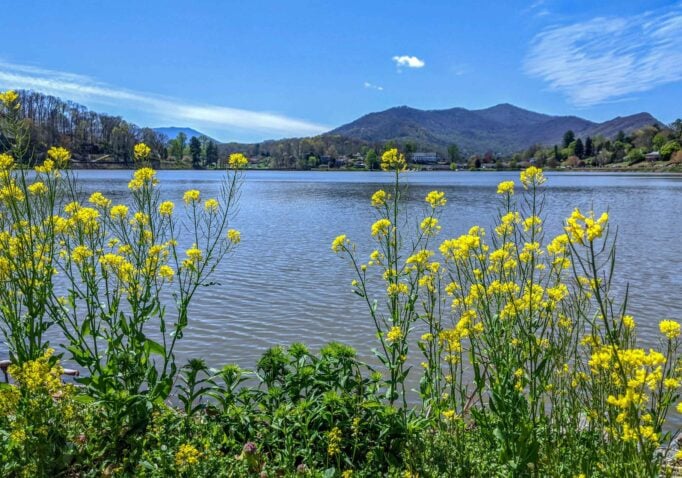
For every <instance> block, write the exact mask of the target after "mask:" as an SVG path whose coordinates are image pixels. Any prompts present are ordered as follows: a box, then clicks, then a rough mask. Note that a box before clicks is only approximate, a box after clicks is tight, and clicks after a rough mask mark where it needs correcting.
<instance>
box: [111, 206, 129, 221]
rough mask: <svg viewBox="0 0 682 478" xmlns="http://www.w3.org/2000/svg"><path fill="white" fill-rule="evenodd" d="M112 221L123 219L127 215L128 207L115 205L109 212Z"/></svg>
mask: <svg viewBox="0 0 682 478" xmlns="http://www.w3.org/2000/svg"><path fill="white" fill-rule="evenodd" d="M109 214H110V215H111V218H112V219H125V218H126V216H127V215H128V206H126V205H124V204H117V205H116V206H114V207H112V208H111V211H109Z"/></svg>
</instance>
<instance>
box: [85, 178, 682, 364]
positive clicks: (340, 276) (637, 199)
mask: <svg viewBox="0 0 682 478" xmlns="http://www.w3.org/2000/svg"><path fill="white" fill-rule="evenodd" d="M77 174H78V176H79V177H80V178H81V179H82V184H83V186H84V188H85V190H86V192H87V193H90V192H93V191H101V192H102V193H104V194H105V195H107V196H109V197H111V198H113V199H114V201H115V202H116V201H121V200H124V198H125V197H126V195H127V184H128V181H129V179H130V176H131V174H132V173H131V172H130V171H103V170H97V171H78V172H77ZM158 177H159V179H160V180H161V190H162V196H163V198H164V199H171V200H174V201H176V202H177V203H180V202H181V201H182V194H183V192H184V191H185V190H187V189H190V188H196V189H199V190H201V191H202V197H204V198H208V197H210V196H212V195H215V194H217V192H218V189H219V186H220V180H221V178H222V177H223V173H220V172H214V171H160V172H159V173H158ZM547 177H548V182H547V184H546V204H545V215H546V216H547V218H546V223H545V230H546V231H547V234H548V237H551V236H553V235H555V234H557V233H559V232H560V231H561V223H562V221H563V219H564V218H565V217H567V216H568V215H569V214H570V213H571V211H572V210H573V208H574V207H580V208H581V209H582V210H587V209H590V208H594V209H595V212H597V213H601V212H602V211H605V210H608V211H609V214H610V219H611V224H612V225H615V226H618V241H617V244H618V265H617V281H616V282H617V283H618V284H619V285H620V287H621V290H623V287H624V286H625V284H626V283H628V282H629V283H630V284H631V290H630V312H631V313H632V315H634V317H635V319H636V321H637V323H638V325H639V336H640V340H641V341H642V343H643V344H645V345H652V346H653V345H655V344H656V343H657V341H658V338H659V334H658V321H659V320H660V319H661V318H676V319H680V318H682V313H681V311H682V296H681V295H680V290H681V286H682V267H681V266H682V245H680V244H681V242H680V238H682V221H680V213H681V212H682V176H673V175H655V174H622V173H616V174H607V173H582V174H581V173H548V174H547ZM405 179H406V182H407V184H408V189H407V194H406V199H407V201H408V211H409V214H410V216H412V217H414V220H417V219H418V218H420V217H421V210H422V208H423V204H424V203H423V198H424V196H425V195H426V193H428V192H429V191H431V190H433V189H439V190H442V191H445V193H446V196H447V198H448V204H447V206H446V208H445V210H444V212H443V216H442V219H441V224H442V226H443V230H442V231H441V234H440V240H443V239H446V238H450V237H455V236H458V235H460V234H462V233H464V232H466V231H467V230H468V229H469V227H471V226H472V225H474V224H480V225H482V226H484V227H486V228H489V226H490V224H491V223H492V221H493V218H494V217H495V214H496V210H497V207H498V204H499V197H498V196H497V195H496V186H497V184H498V183H499V182H500V181H504V180H510V179H515V180H517V183H518V173H517V172H410V173H407V174H406V175H405ZM391 181H392V176H391V175H390V174H387V173H378V172H373V173H370V172H367V173H364V172H312V171H311V172H289V171H247V172H246V173H245V175H244V184H243V187H242V193H241V200H240V202H239V212H238V215H237V217H236V218H235V220H234V221H233V223H232V225H231V227H235V228H237V229H239V230H240V231H241V232H242V242H241V244H240V245H239V247H238V248H237V250H236V252H235V253H234V254H233V255H231V256H230V257H228V258H226V260H225V261H224V262H223V263H222V264H221V267H220V268H219V270H218V272H217V275H216V276H215V277H214V280H215V281H217V282H219V283H220V285H217V286H214V287H211V288H204V289H200V290H199V292H198V294H197V296H196V302H195V304H194V307H193V308H192V310H191V317H190V325H189V327H188V328H187V330H186V332H185V336H184V338H183V340H182V341H181V342H180V344H179V347H178V349H177V352H178V358H179V360H180V362H181V363H183V362H184V361H185V359H188V358H192V357H201V358H203V359H205V360H206V362H207V363H208V364H209V365H211V366H219V365H223V364H226V363H238V364H239V365H241V366H243V367H246V368H253V367H254V365H255V362H256V360H257V358H258V357H259V356H260V355H261V353H262V352H263V351H264V350H265V349H267V348H268V347H270V346H272V345H275V344H282V345H287V344H290V343H292V342H296V341H302V342H305V343H307V344H309V345H310V346H311V347H312V348H313V349H318V348H319V347H320V346H321V345H323V344H325V343H327V342H329V341H332V340H334V341H340V342H345V343H348V344H350V345H353V346H354V347H355V348H356V349H357V350H358V353H359V355H360V357H361V358H363V359H366V360H371V358H372V352H371V349H372V348H373V347H374V346H376V339H375V338H374V326H373V323H372V321H371V319H370V317H369V315H368V313H367V310H366V306H365V304H364V302H363V300H362V299H361V298H359V297H358V296H356V295H354V294H352V293H351V287H350V281H351V280H352V279H353V278H354V277H353V274H352V269H351V267H350V265H349V263H348V262H347V260H346V259H344V258H340V257H338V256H336V255H335V254H334V253H333V252H332V251H331V249H330V244H331V241H332V240H333V239H334V237H336V236H337V235H339V234H342V233H343V234H347V235H348V237H349V238H351V239H352V240H353V241H354V242H356V243H357V244H358V250H359V252H361V257H363V258H365V257H366V255H367V254H369V252H370V251H371V250H372V249H373V247H372V241H371V240H370V233H369V229H370V225H371V223H372V222H373V221H374V220H375V211H374V209H373V208H372V207H370V201H369V198H370V196H371V195H372V193H373V192H374V191H376V190H377V189H378V188H380V187H384V188H386V187H388V186H390V182H391ZM439 242H440V241H439ZM415 353H416V354H418V352H417V351H416V350H415ZM416 358H417V357H416V355H415V359H416Z"/></svg>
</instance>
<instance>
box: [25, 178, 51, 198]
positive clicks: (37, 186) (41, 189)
mask: <svg viewBox="0 0 682 478" xmlns="http://www.w3.org/2000/svg"><path fill="white" fill-rule="evenodd" d="M28 192H29V193H31V194H33V195H34V196H41V195H43V194H45V193H46V192H47V186H45V183H43V182H42V181H36V182H35V183H33V184H31V185H30V186H29V187H28Z"/></svg>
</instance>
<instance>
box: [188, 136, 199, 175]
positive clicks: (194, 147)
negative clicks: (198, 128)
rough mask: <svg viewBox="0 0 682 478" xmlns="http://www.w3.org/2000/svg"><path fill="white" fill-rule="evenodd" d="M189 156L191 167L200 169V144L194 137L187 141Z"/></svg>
mask: <svg viewBox="0 0 682 478" xmlns="http://www.w3.org/2000/svg"><path fill="white" fill-rule="evenodd" d="M189 155H190V156H191V157H192V167H193V168H194V169H199V168H200V167H201V142H200V141H199V138H197V137H196V136H192V138H191V139H190V140H189Z"/></svg>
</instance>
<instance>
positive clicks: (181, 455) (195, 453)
mask: <svg viewBox="0 0 682 478" xmlns="http://www.w3.org/2000/svg"><path fill="white" fill-rule="evenodd" d="M199 458H201V452H199V450H197V449H196V447H194V446H193V445H190V444H189V443H185V444H182V445H180V448H178V451H177V452H176V453H175V465H176V466H177V467H178V468H188V467H190V466H192V465H196V464H197V463H199Z"/></svg>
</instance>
